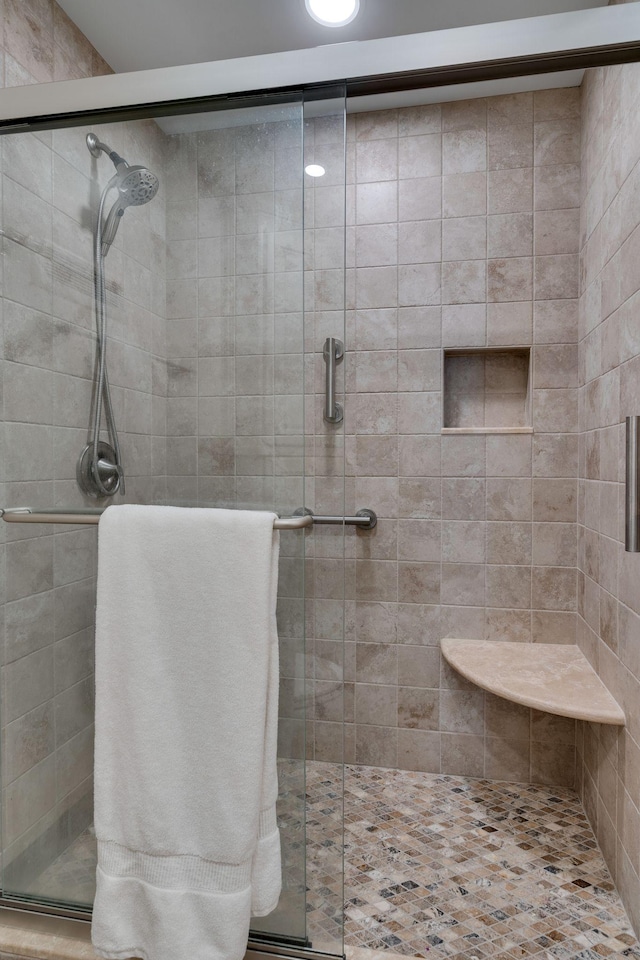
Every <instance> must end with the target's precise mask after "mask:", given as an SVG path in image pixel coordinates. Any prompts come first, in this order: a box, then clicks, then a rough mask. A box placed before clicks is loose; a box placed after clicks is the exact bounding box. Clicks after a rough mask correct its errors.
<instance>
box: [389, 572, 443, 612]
mask: <svg viewBox="0 0 640 960" xmlns="http://www.w3.org/2000/svg"><path fill="white" fill-rule="evenodd" d="M440 581H441V571H440V564H439V563H419V562H401V563H399V564H398V600H399V601H400V603H439V602H440Z"/></svg>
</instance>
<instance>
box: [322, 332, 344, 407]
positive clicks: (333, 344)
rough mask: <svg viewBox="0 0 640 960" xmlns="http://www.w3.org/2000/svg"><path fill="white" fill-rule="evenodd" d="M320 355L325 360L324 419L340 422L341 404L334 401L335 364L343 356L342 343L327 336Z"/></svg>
mask: <svg viewBox="0 0 640 960" xmlns="http://www.w3.org/2000/svg"><path fill="white" fill-rule="evenodd" d="M322 356H323V357H324V362H325V367H326V369H325V381H324V382H325V396H324V419H325V420H326V422H327V423H340V422H341V421H342V418H343V416H344V413H343V410H342V405H341V404H339V403H338V402H337V401H336V364H338V363H340V361H341V360H342V358H343V357H344V344H343V342H342V340H336V338H335V337H327V339H326V340H325V342H324V347H323V350H322Z"/></svg>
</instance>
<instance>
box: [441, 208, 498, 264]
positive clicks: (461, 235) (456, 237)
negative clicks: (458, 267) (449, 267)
mask: <svg viewBox="0 0 640 960" xmlns="http://www.w3.org/2000/svg"><path fill="white" fill-rule="evenodd" d="M486 256H487V222H486V218H485V217H455V218H451V219H448V220H443V222H442V258H443V260H478V259H484V258H485V257H486Z"/></svg>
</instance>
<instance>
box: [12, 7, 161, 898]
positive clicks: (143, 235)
mask: <svg viewBox="0 0 640 960" xmlns="http://www.w3.org/2000/svg"><path fill="white" fill-rule="evenodd" d="M3 31H4V32H3V38H4V39H3V47H2V53H3V57H4V60H3V63H4V74H3V76H4V83H5V85H7V86H9V85H20V84H24V83H33V82H44V81H49V80H60V79H66V78H70V77H80V76H90V75H93V74H98V73H104V72H107V71H108V70H109V68H108V67H107V66H106V64H105V63H104V61H102V59H101V58H100V57H99V56H98V55H97V53H96V52H95V51H94V50H93V48H92V47H91V45H90V44H89V43H88V41H87V40H86V38H85V37H83V36H82V34H80V33H79V31H78V30H77V29H76V27H75V26H74V25H73V24H72V23H71V21H69V19H68V18H67V17H66V15H65V14H64V13H63V12H62V10H61V9H60V8H59V7H58V6H57V4H55V3H54V2H52V0H25V2H17V0H6V2H5V3H4V4H3ZM96 129H97V131H98V132H99V134H100V135H101V136H103V137H104V139H105V140H106V141H107V142H110V143H111V144H112V145H113V146H114V147H115V148H116V149H118V150H119V151H120V152H121V153H122V154H123V155H124V156H125V157H128V158H129V159H130V160H131V162H140V163H145V164H147V165H148V166H149V167H150V168H151V169H153V170H154V171H156V172H157V173H158V174H159V175H160V176H161V178H162V176H163V171H162V162H163V158H162V154H161V146H162V140H163V136H162V135H161V134H160V131H159V129H158V128H157V127H156V126H155V124H153V123H151V122H145V123H138V122H136V123H131V124H126V125H122V124H115V125H110V126H108V127H101V128H96ZM86 133H87V129H85V128H74V129H69V130H60V131H57V130H56V131H54V132H51V133H40V134H35V135H27V134H25V135H15V136H11V137H6V138H3V140H2V142H1V145H0V147H1V149H2V236H3V239H2V244H3V248H2V251H3V271H4V282H3V338H2V351H1V353H0V356H1V357H2V361H1V364H2V379H3V396H2V404H3V405H2V418H1V420H2V423H1V424H0V429H1V431H2V438H1V442H2V457H1V470H2V474H1V478H0V479H1V481H2V484H1V495H0V496H1V503H2V505H3V506H4V505H7V506H19V505H26V504H31V505H34V506H41V507H50V506H54V505H57V506H70V507H73V506H81V505H82V504H83V502H84V501H83V497H82V495H81V494H80V491H79V489H78V487H77V485H76V481H75V464H76V460H77V457H78V455H79V453H80V451H81V449H82V447H83V445H84V444H85V443H86V437H87V432H88V425H89V417H90V410H91V404H92V389H93V388H92V382H93V373H94V369H93V368H94V356H95V334H94V310H93V286H92V276H93V257H92V231H93V223H94V220H95V215H96V209H97V201H98V197H99V186H100V187H101V186H102V185H103V184H104V183H106V181H107V180H108V179H109V178H110V177H111V175H112V169H111V164H110V161H109V160H108V159H106V158H102V159H101V160H98V161H96V160H93V159H92V158H91V156H90V154H89V152H88V150H87V148H86V145H85V143H84V137H85V135H86ZM98 185H99V186H98ZM164 189H165V187H164V184H163V186H162V190H161V193H160V194H159V195H158V197H157V198H156V199H155V200H154V202H153V203H152V204H150V205H149V206H144V207H140V208H130V209H129V210H128V211H127V213H126V216H125V218H124V222H123V224H122V226H121V228H120V231H119V233H118V236H117V238H116V242H115V244H114V246H113V248H112V250H111V251H110V253H109V255H108V257H107V260H106V271H107V287H108V297H109V304H110V328H109V336H110V374H111V383H112V395H113V400H114V406H115V411H116V418H117V422H118V425H119V428H120V437H121V444H122V450H123V458H124V462H125V469H126V476H127V498H128V499H129V500H134V501H135V500H138V501H139V500H148V499H153V498H163V497H164V442H165V409H164V404H165V397H164V382H165V378H164V377H163V372H164V371H163V367H164V364H165V362H166V361H165V359H164V357H165V350H166V346H165V320H164V306H165V305H164V272H165V266H164V232H165V228H164V198H163V195H162V194H163V191H164ZM0 557H1V560H0V564H1V566H2V574H3V576H2V597H1V599H2V601H3V606H2V621H1V623H2V630H3V634H2V636H3V640H4V660H3V662H4V670H3V685H2V696H1V700H2V718H3V730H2V738H3V739H2V773H3V794H2V799H3V804H2V805H3V814H4V823H3V841H4V842H3V846H4V848H5V851H6V853H5V864H6V863H10V862H11V861H13V860H14V859H15V857H17V856H19V855H20V854H22V853H24V852H25V851H26V853H25V856H24V857H22V859H21V860H18V861H17V862H16V863H17V864H18V867H19V872H20V871H22V867H24V866H25V864H26V865H27V866H28V868H29V869H35V870H36V871H37V866H38V862H39V861H40V862H42V864H43V865H44V864H46V863H47V862H49V860H50V859H53V858H54V857H55V856H56V855H57V853H59V852H60V850H61V849H63V848H64V847H65V846H66V845H67V843H68V842H69V841H70V840H71V839H73V837H74V836H75V835H76V834H77V833H78V832H79V831H80V830H82V829H83V828H84V827H85V826H86V824H87V823H88V822H89V821H90V819H91V815H92V809H91V807H92V805H91V777H92V767H93V761H92V747H93V615H94V606H95V578H94V573H95V560H96V533H95V529H94V530H91V529H87V528H84V529H82V528H75V529H74V528H73V527H59V528H56V527H40V526H30V525H25V526H9V525H7V524H0ZM15 873H16V871H15V870H14V875H12V874H9V875H8V876H5V882H6V885H7V886H8V887H9V888H10V887H11V885H12V884H15V885H19V884H20V883H21V882H22V881H23V880H24V879H25V878H26V874H24V872H22V875H21V876H20V875H15Z"/></svg>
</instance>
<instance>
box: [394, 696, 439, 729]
mask: <svg viewBox="0 0 640 960" xmlns="http://www.w3.org/2000/svg"><path fill="white" fill-rule="evenodd" d="M439 703H440V694H439V693H438V691H437V690H425V689H421V688H419V687H398V717H397V721H398V727H402V728H404V729H409V730H438V721H439Z"/></svg>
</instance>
